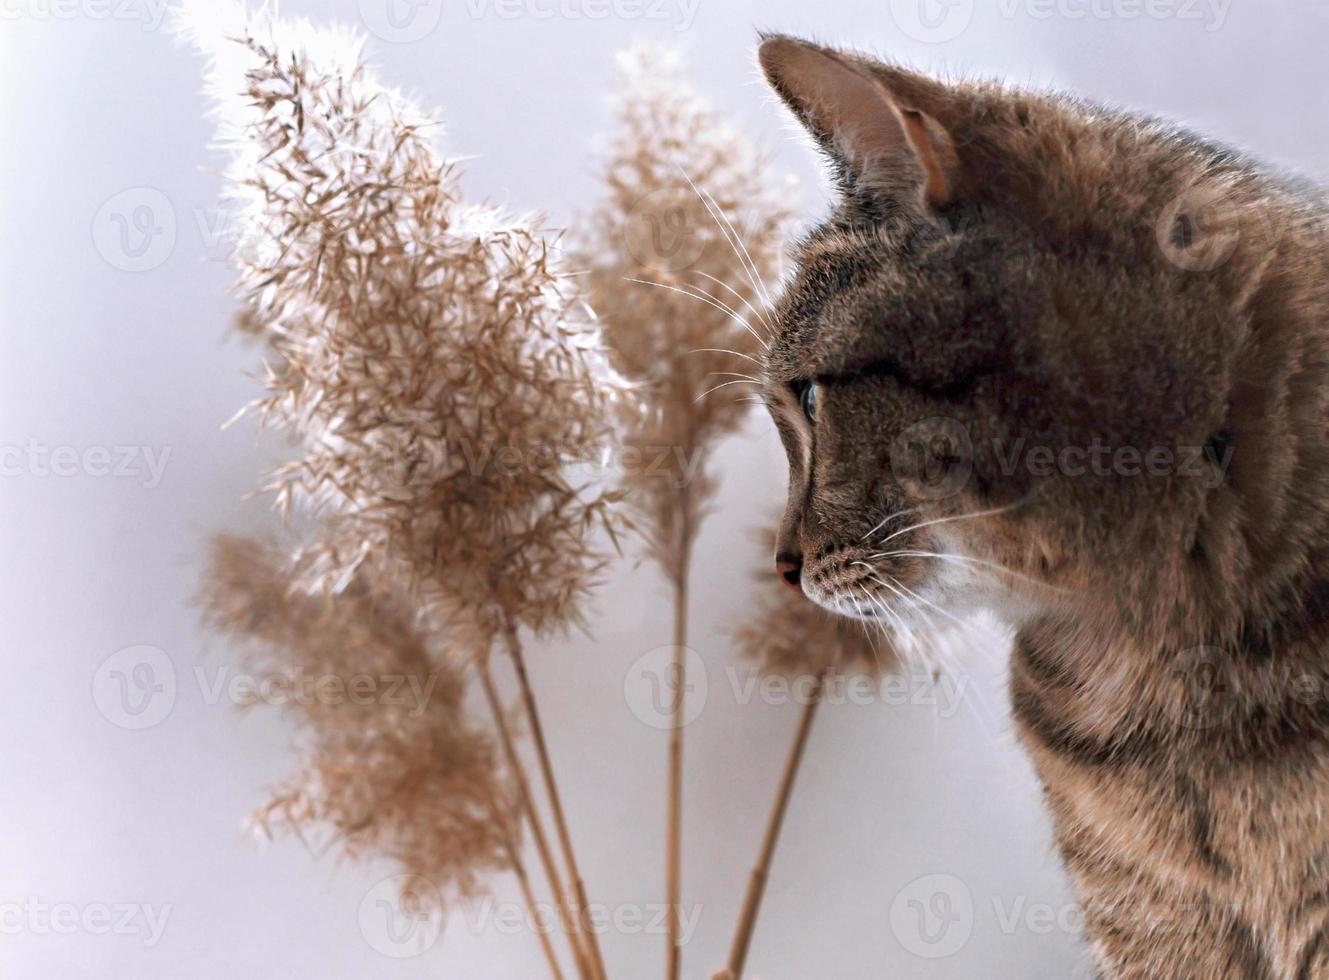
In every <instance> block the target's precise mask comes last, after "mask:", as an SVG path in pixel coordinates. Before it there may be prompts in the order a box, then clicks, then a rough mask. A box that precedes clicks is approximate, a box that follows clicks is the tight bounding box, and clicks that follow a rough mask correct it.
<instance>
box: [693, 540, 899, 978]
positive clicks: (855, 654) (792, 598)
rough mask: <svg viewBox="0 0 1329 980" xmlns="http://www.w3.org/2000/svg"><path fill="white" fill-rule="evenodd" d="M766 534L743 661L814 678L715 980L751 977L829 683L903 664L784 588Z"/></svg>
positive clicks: (876, 637) (857, 627) (884, 641)
mask: <svg viewBox="0 0 1329 980" xmlns="http://www.w3.org/2000/svg"><path fill="white" fill-rule="evenodd" d="M759 536H760V537H761V538H762V539H763V540H764V542H765V543H766V547H765V548H764V549H763V550H762V561H761V564H760V567H759V571H758V573H757V576H756V578H757V581H758V583H759V588H758V595H759V597H758V599H757V601H756V602H755V603H754V604H753V607H752V609H751V610H750V612H749V613H748V616H747V618H745V619H744V620H743V622H742V623H740V624H739V625H738V626H737V627H736V628H735V630H734V640H735V643H736V646H737V648H738V651H739V652H740V654H741V655H742V656H744V657H745V658H747V659H748V660H751V661H754V662H755V663H756V664H757V665H758V666H759V668H760V669H761V670H764V671H767V672H770V673H774V674H780V675H784V676H796V677H806V678H809V679H810V684H809V685H808V688H807V691H806V695H805V701H804V704H803V710H802V711H801V712H800V715H799V721H798V725H797V727H796V729H795V732H794V738H793V741H792V743H791V744H790V747H789V752H788V754H787V756H786V758H785V764H784V768H783V769H782V770H781V773H780V780H779V784H778V786H777V788H776V792H775V799H774V802H773V803H772V805H771V812H770V815H769V816H768V817H767V821H766V829H765V831H764V833H763V835H762V839H761V844H760V846H759V848H758V853H757V859H756V863H755V864H754V865H753V868H752V873H751V875H750V876H749V879H748V887H747V893H746V895H745V896H744V900H743V905H742V907H741V908H740V910H739V916H738V923H737V925H736V926H735V928H734V937H733V940H732V942H731V944H730V949H729V959H728V962H727V963H726V966H725V968H724V969H723V970H721V971H720V972H718V973H716V974H715V977H714V980H740V978H741V977H742V976H743V967H744V965H745V963H746V962H747V955H748V948H749V947H750V946H751V943H752V934H753V931H754V929H755V928H756V924H757V915H758V913H759V912H760V910H761V900H762V897H763V895H764V894H765V891H766V882H767V879H768V878H769V875H770V869H771V862H772V861H773V860H774V858H775V847H776V844H777V843H778V841H779V838H780V829H781V827H782V826H783V824H784V817H785V812H786V810H787V809H788V806H789V799H790V797H791V795H792V794H793V789H794V780H795V778H796V777H797V775H798V769H799V766H800V765H801V764H802V761H803V753H804V750H805V749H806V748H807V743H808V738H809V736H810V735H811V733H812V723H813V720H814V719H815V718H816V713H817V708H818V706H819V705H820V704H821V699H822V693H823V691H824V687H825V683H826V681H827V679H828V678H829V677H832V676H834V675H836V674H841V673H851V672H867V673H872V674H876V673H881V672H887V671H891V670H895V669H896V668H897V667H898V666H899V663H898V661H897V658H896V652H895V649H894V647H893V646H892V644H891V642H890V640H889V639H888V637H887V635H886V634H885V633H884V632H882V631H876V630H869V629H868V628H867V627H866V625H865V624H862V623H855V622H853V621H852V620H850V619H847V618H845V617H843V616H837V615H835V614H834V613H831V612H828V611H826V610H825V609H823V608H821V606H818V605H817V604H816V603H814V602H811V601H810V600H808V599H807V598H806V597H805V596H803V595H802V594H800V593H798V592H794V591H792V590H790V589H787V588H785V587H784V585H783V584H777V580H776V578H775V576H774V575H772V574H771V569H770V557H769V556H770V555H771V553H772V552H773V551H774V547H773V545H774V541H775V535H774V534H769V533H763V534H761V535H759Z"/></svg>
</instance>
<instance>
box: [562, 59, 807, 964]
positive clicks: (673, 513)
mask: <svg viewBox="0 0 1329 980" xmlns="http://www.w3.org/2000/svg"><path fill="white" fill-rule="evenodd" d="M619 75H620V77H619V79H618V84H617V85H616V86H615V91H616V92H618V93H619V94H618V96H617V98H616V99H615V114H616V119H617V125H616V128H615V130H614V132H613V133H612V135H611V136H610V138H609V140H608V146H607V148H606V163H605V170H604V184H605V188H606V191H607V193H606V197H605V199H604V200H603V201H602V202H601V203H600V204H599V206H598V207H597V208H596V209H595V210H594V211H592V212H591V214H590V215H589V216H588V217H587V219H586V222H585V225H584V227H583V228H582V229H581V234H580V237H579V239H578V241H577V251H578V254H579V258H580V261H581V262H582V264H584V265H585V266H586V268H587V269H589V270H590V277H589V278H590V294H591V302H592V304H593V306H594V307H595V309H596V312H597V313H598V314H599V315H600V317H601V319H602V321H603V323H604V334H605V340H606V342H607V343H608V345H609V348H610V351H611V353H612V355H613V359H614V365H615V367H617V368H618V369H619V371H620V372H621V373H622V374H623V375H624V376H626V377H627V378H629V379H631V380H632V381H633V382H635V383H636V385H637V386H638V394H639V397H638V398H637V399H636V400H635V401H632V402H624V403H623V405H622V414H623V431H624V436H623V438H624V441H625V443H626V444H627V445H628V446H629V447H631V448H632V449H634V450H636V451H637V454H638V455H639V456H640V457H641V458H646V459H657V458H664V459H666V460H668V462H667V463H666V464H665V465H664V466H663V467H659V468H653V469H651V470H649V471H648V470H647V469H645V468H638V469H636V470H630V471H628V472H627V473H626V474H625V481H624V482H625V489H626V491H627V502H628V503H629V505H630V506H631V507H632V508H633V509H634V511H635V512H636V513H637V514H638V516H639V525H640V527H641V528H642V529H643V531H644V533H645V537H646V541H647V544H648V551H649V554H650V557H651V558H652V559H653V560H654V561H655V562H656V564H658V566H659V567H660V569H661V571H662V572H663V573H664V575H665V577H666V578H667V580H668V581H669V583H670V586H671V588H672V591H673V602H674V638H673V639H674V661H673V665H672V669H673V672H674V683H673V685H672V687H673V690H672V692H671V701H672V703H671V710H672V716H673V724H672V727H671V729H670V744H669V775H668V794H667V798H666V805H667V831H666V834H667V838H666V857H665V863H666V888H667V892H668V894H667V898H666V901H667V903H668V907H669V909H670V910H671V914H670V918H669V945H668V966H667V969H666V976H667V977H669V978H671V980H676V978H677V977H678V976H679V971H680V969H681V963H682V950H681V948H680V928H679V926H680V922H679V909H680V902H681V897H682V896H681V871H680V866H681V852H682V805H683V717H684V708H685V705H684V699H683V692H684V690H685V689H686V666H687V661H686V647H687V642H688V625H687V623H688V582H689V572H690V569H691V564H692V553H693V548H694V545H695V543H696V540H697V534H698V532H699V530H700V527H701V522H702V518H703V516H704V514H705V512H706V509H707V506H708V505H709V503H710V502H711V500H712V499H713V497H714V494H715V489H716V487H715V481H714V478H713V477H712V475H711V474H710V472H709V461H710V455H711V453H712V452H713V451H714V449H715V447H716V445H717V443H718V442H719V441H720V440H721V439H722V438H724V437H725V436H727V435H730V434H732V433H734V432H736V431H737V430H738V429H739V427H740V425H741V424H742V421H743V418H744V416H745V414H746V412H747V409H748V407H749V404H748V403H749V401H750V399H745V398H739V397H734V395H733V394H732V393H733V391H734V389H735V387H737V386H739V385H742V384H755V382H756V379H755V378H754V377H753V376H752V375H751V373H750V370H751V369H750V368H749V371H748V372H745V371H744V370H743V368H744V367H747V366H749V365H752V364H755V363H756V360H757V359H756V355H757V354H758V353H759V351H760V349H761V348H762V347H763V346H764V345H765V343H766V340H765V338H764V336H763V335H764V333H765V332H766V330H767V329H768V325H767V323H766V321H765V317H764V314H763V312H762V308H763V307H764V306H767V305H768V304H769V300H770V297H769V295H768V293H767V290H766V285H765V282H766V280H767V279H768V278H770V277H772V276H773V275H775V274H776V273H777V271H778V264H779V261H780V259H781V257H782V251H783V234H784V231H785V228H784V226H785V224H786V223H787V222H788V220H789V218H790V214H789V212H788V210H787V208H786V205H785V201H786V200H787V195H782V194H781V188H780V187H778V186H776V185H775V184H773V183H772V181H771V179H770V178H769V177H768V176H767V175H766V174H767V167H766V166H765V165H764V164H765V160H764V156H763V154H762V152H761V151H760V149H759V148H758V147H757V145H756V144H755V143H754V142H752V141H751V140H750V139H748V138H747V137H746V136H744V135H743V134H741V133H738V132H736V131H735V130H733V129H732V128H731V127H729V126H727V125H726V124H725V123H724V122H723V121H722V120H721V119H720V117H719V116H718V115H717V113H716V112H715V111H714V110H713V109H712V108H711V107H710V105H708V104H707V103H706V101H705V100H704V99H702V98H701V97H700V96H699V95H698V94H697V93H696V91H695V90H693V88H692V87H691V86H690V85H688V83H687V82H686V81H685V79H684V78H683V76H682V73H681V71H680V65H679V61H678V57H677V54H676V53H675V52H673V51H671V50H669V49H664V48H659V47H640V48H636V49H633V50H630V51H627V52H625V53H624V54H623V55H622V56H621V57H620V59H619ZM786 190H787V188H786Z"/></svg>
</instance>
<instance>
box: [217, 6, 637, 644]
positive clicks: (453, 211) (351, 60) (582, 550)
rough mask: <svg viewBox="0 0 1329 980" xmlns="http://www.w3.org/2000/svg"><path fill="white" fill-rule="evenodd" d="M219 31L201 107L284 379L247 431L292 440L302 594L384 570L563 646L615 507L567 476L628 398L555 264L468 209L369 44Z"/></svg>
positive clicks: (447, 612)
mask: <svg viewBox="0 0 1329 980" xmlns="http://www.w3.org/2000/svg"><path fill="white" fill-rule="evenodd" d="M193 6H194V5H191V9H192V8H193ZM199 6H203V5H199ZM211 14H212V11H211V10H206V9H205V14H204V16H205V17H208V16H210V15H211ZM226 30H227V36H229V37H230V38H232V39H233V42H235V43H231V44H229V45H228V46H226V47H223V48H222V49H221V51H220V52H216V51H215V49H214V48H213V47H212V46H211V45H209V46H208V50H209V51H210V52H213V53H215V57H214V59H213V62H212V67H211V70H210V72H209V88H210V91H211V92H212V94H213V95H214V97H215V98H216V100H217V103H218V108H219V110H220V115H221V118H222V130H221V143H222V145H223V146H224V147H226V148H227V149H228V150H229V151H230V153H231V164H230V166H229V168H228V172H227V175H228V177H229V178H230V185H231V188H232V191H233V194H232V199H233V203H234V204H235V210H234V224H233V230H234V232H235V235H236V244H237V248H236V260H237V262H238V264H239V268H240V278H239V287H240V290H241V292H242V294H243V296H244V298H245V300H246V303H247V309H246V310H245V312H244V313H243V314H242V322H243V324H244V325H245V326H246V328H247V329H248V330H250V331H251V332H256V333H258V334H260V335H261V336H262V337H263V338H264V339H265V340H266V342H267V345H268V348H269V351H270V353H271V355H272V357H273V358H274V360H275V363H273V364H270V365H269V366H268V370H267V373H266V386H267V394H266V396H265V397H263V398H262V399H260V400H259V401H258V402H257V403H256V404H255V405H254V406H253V408H254V409H255V410H256V411H257V412H258V413H259V415H260V416H261V417H262V419H263V420H264V422H265V423H267V424H273V423H276V424H279V425H281V426H282V427H284V428H286V429H287V430H288V431H289V432H291V433H292V434H293V435H295V436H296V437H297V438H298V439H299V440H300V444H301V453H300V455H299V457H298V458H297V459H295V460H293V461H292V462H290V463H289V464H287V465H285V466H283V467H281V468H280V469H279V470H278V471H277V472H276V473H275V474H274V476H273V479H272V481H271V483H270V485H269V489H271V490H272V491H273V492H275V494H276V499H277V501H278V503H279V504H280V506H282V507H283V508H289V507H291V506H292V505H293V504H299V505H302V506H303V509H305V510H307V511H308V512H309V513H312V514H314V515H317V516H319V517H321V518H323V521H322V533H321V534H320V540H319V542H318V544H317V557H318V561H316V562H312V563H311V565H310V568H311V570H312V573H313V574H316V575H317V576H318V577H319V578H320V579H321V580H322V582H323V583H324V584H328V585H330V586H331V587H333V588H334V589H335V588H337V587H340V585H341V584H342V583H344V582H345V581H346V580H347V578H348V577H349V576H350V575H352V574H353V573H354V571H355V569H356V568H358V567H359V566H360V565H361V564H363V563H365V562H369V563H371V564H376V565H380V566H382V567H383V568H384V569H385V571H387V572H389V573H391V575H392V576H393V577H395V578H404V579H408V580H410V581H411V582H412V583H413V584H414V585H416V586H418V587H419V588H421V589H422V590H423V592H424V595H425V597H426V598H427V599H428V600H429V601H430V603H431V608H436V610H437V611H438V612H439V613H440V614H441V616H442V618H443V619H444V620H445V621H447V622H449V624H450V625H452V626H453V627H454V628H456V627H460V626H462V625H466V626H469V627H472V628H474V629H475V630H477V631H478V633H479V634H480V635H491V636H492V635H497V634H498V633H500V632H501V631H502V630H503V629H506V628H507V627H509V626H513V627H516V626H526V627H530V628H532V629H535V630H537V631H541V632H543V631H547V630H549V629H551V628H555V627H558V626H560V625H562V624H564V623H566V622H567V620H568V619H569V617H575V616H576V615H577V612H578V600H579V599H580V598H581V597H582V596H583V595H584V594H585V592H586V590H587V588H588V586H589V585H590V584H591V583H592V582H593V580H594V579H595V577H596V574H597V572H598V570H599V567H600V557H601V556H600V555H599V554H598V553H597V552H596V551H594V550H593V548H592V546H591V544H589V542H590V541H592V540H593V539H594V537H595V535H594V534H593V533H592V532H593V531H594V530H595V529H596V528H603V527H605V526H606V525H608V524H611V523H612V513H611V508H610V504H611V503H612V500H613V494H611V493H605V492H599V493H596V492H586V489H585V487H583V486H582V485H581V484H580V483H579V482H578V480H577V472H578V471H577V470H576V469H573V468H570V467H569V463H588V462H593V461H595V460H597V459H598V458H599V457H600V455H601V454H602V453H603V451H604V448H605V447H606V445H607V444H608V441H609V438H610V427H609V418H610V412H611V409H612V407H613V404H614V403H615V402H616V400H617V396H618V393H619V390H620V389H619V386H618V385H617V384H616V383H615V381H614V379H613V376H612V375H611V374H610V373H609V372H608V371H607V370H606V369H605V364H604V360H603V358H602V356H601V354H600V346H601V341H600V338H599V334H598V331H597V329H596V328H595V326H594V324H593V323H591V322H589V321H588V319H587V318H586V317H585V316H584V315H583V313H582V309H583V306H582V304H581V302H580V301H579V299H578V298H577V297H576V295H575V294H574V293H573V291H572V289H571V287H570V284H569V282H568V281H567V280H566V279H565V278H564V277H563V276H562V274H561V273H560V270H559V264H558V261H557V259H556V256H555V255H554V254H553V253H552V252H551V248H550V245H549V243H548V242H547V241H546V240H545V239H544V238H543V237H542V236H541V235H540V234H539V233H538V231H537V230H536V229H535V228H534V227H533V226H532V224H531V223H529V222H522V221H520V220H516V219H513V218H510V217H507V216H505V215H503V214H500V213H499V212H497V211H494V210H492V209H488V208H483V207H475V206H467V205H465V204H464V203H463V202H462V200H461V196H460V191H459V188H458V185H457V174H456V172H455V170H454V168H453V167H452V166H451V165H450V164H449V163H447V162H446V161H445V160H443V159H442V158H441V157H440V156H439V155H438V153H437V151H436V150H435V148H434V146H433V144H432V143H431V141H430V139H429V138H428V134H429V133H430V132H431V131H432V130H433V129H434V128H436V127H435V126H434V124H433V123H432V122H431V121H430V120H429V119H428V118H426V117H424V116H422V115H421V114H419V113H418V112H417V111H416V110H415V109H414V108H413V107H412V106H411V105H410V103H409V102H407V101H406V100H405V99H403V98H402V97H401V96H400V95H398V94H397V93H395V92H393V91H391V90H390V89H387V88H385V87H383V86H382V85H380V84H378V83H377V82H376V81H375V80H374V78H373V76H372V75H371V74H370V73H369V71H368V70H367V69H366V68H365V66H364V64H363V63H362V61H361V60H360V54H359V42H358V40H357V39H355V38H353V37H351V36H349V35H344V34H340V33H337V32H332V31H320V30H315V29H313V28H311V27H309V25H307V24H303V23H300V22H293V23H288V22H285V21H273V20H270V19H267V18H252V19H248V20H245V19H242V20H241V21H240V22H239V23H232V24H229V25H228V27H227V29H226ZM196 36H200V37H203V36H204V35H203V34H202V32H198V31H196ZM215 36H216V35H215V33H214V32H213V31H209V32H208V33H207V35H206V37H207V38H209V39H211V38H213V37H215ZM463 619H464V620H466V621H467V622H466V623H465V624H463V623H461V622H459V620H463Z"/></svg>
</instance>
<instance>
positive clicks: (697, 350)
mask: <svg viewBox="0 0 1329 980" xmlns="http://www.w3.org/2000/svg"><path fill="white" fill-rule="evenodd" d="M688 353H689V354H733V355H734V356H735V357H741V358H743V360H745V361H751V362H752V363H753V364H755V365H757V367H761V361H759V360H757V359H756V358H755V357H753V356H752V355H751V354H744V353H742V352H741V351H736V350H730V349H729V348H728V347H694V348H692V350H690V351H688Z"/></svg>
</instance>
